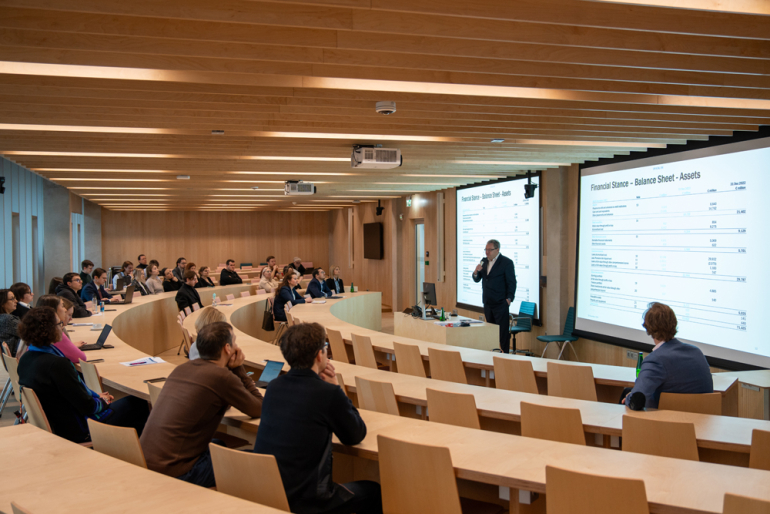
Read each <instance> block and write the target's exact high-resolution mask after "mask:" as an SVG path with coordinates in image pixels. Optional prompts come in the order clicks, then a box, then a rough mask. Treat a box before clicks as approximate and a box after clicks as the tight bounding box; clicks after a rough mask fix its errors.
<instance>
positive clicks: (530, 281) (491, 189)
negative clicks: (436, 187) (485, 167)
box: [457, 176, 540, 319]
mask: <svg viewBox="0 0 770 514" xmlns="http://www.w3.org/2000/svg"><path fill="white" fill-rule="evenodd" d="M526 182H527V179H526V178H515V179H510V180H503V181H497V182H493V183H490V184H483V185H478V186H467V187H463V188H458V189H457V305H458V307H463V308H466V309H470V310H475V311H482V310H483V304H482V302H481V282H479V283H476V282H474V281H473V279H472V278H471V275H472V274H473V270H474V269H475V268H476V265H478V264H479V262H480V261H481V258H482V257H484V247H485V246H486V244H487V241H489V240H490V239H497V240H498V241H500V253H501V254H502V255H505V256H506V257H508V258H510V259H511V260H513V266H514V269H515V271H516V282H517V284H516V296H515V298H514V300H513V302H512V303H511V307H510V312H511V313H512V314H518V312H519V306H520V305H521V302H522V301H525V302H534V303H535V304H537V308H536V309H535V317H536V318H538V319H539V318H540V188H539V187H538V188H537V189H536V190H535V196H534V198H530V199H525V198H524V184H526ZM532 183H533V184H538V185H539V184H540V177H539V176H533V177H532Z"/></svg>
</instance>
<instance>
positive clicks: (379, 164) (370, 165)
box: [350, 146, 404, 170]
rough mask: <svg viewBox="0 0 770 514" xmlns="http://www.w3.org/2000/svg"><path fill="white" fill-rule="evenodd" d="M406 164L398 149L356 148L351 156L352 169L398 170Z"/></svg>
mask: <svg viewBox="0 0 770 514" xmlns="http://www.w3.org/2000/svg"><path fill="white" fill-rule="evenodd" d="M403 163H404V159H403V157H401V150H399V149H398V148H376V147H374V146H354V147H353V154H352V155H351V156H350V167H351V168H363V169H371V170H388V169H391V168H398V167H399V166H401V165H402V164H403Z"/></svg>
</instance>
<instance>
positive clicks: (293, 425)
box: [254, 369, 366, 514]
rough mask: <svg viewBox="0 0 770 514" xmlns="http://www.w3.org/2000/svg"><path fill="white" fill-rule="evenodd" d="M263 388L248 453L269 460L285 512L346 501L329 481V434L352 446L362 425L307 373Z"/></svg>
mask: <svg viewBox="0 0 770 514" xmlns="http://www.w3.org/2000/svg"><path fill="white" fill-rule="evenodd" d="M268 389H269V391H268V394H266V395H265V399H264V401H263V402H262V420H261V421H260V424H259V431H258V432H257V442H256V444H255V445H254V452H255V453H262V454H267V455H273V456H275V460H276V461H277V462H278V470H279V471H280V472H281V479H283V487H284V489H285V490H286V497H287V498H288V500H289V507H290V508H291V511H292V512H295V513H298V514H314V513H317V512H326V511H328V510H332V509H334V508H336V507H337V506H339V505H341V504H342V503H343V502H345V501H347V500H349V499H350V498H351V497H352V494H351V493H350V491H348V490H347V489H345V488H343V487H340V486H339V485H337V484H335V483H334V482H333V481H332V434H334V435H336V436H337V438H339V440H340V442H342V444H347V445H354V444H358V443H360V442H361V441H362V440H363V439H364V437H365V436H366V424H365V423H364V421H363V420H362V419H361V416H360V415H359V414H358V411H357V410H356V408H355V407H353V404H352V403H351V402H350V400H349V399H348V397H347V396H346V395H345V393H344V392H343V391H342V389H341V388H340V387H339V386H335V385H333V384H329V383H327V382H324V381H323V380H321V378H320V377H319V376H318V375H317V374H316V373H315V371H313V370H312V369H292V370H290V371H289V372H288V373H286V374H285V375H281V376H279V377H278V378H276V379H275V380H273V381H272V382H270V385H269V386H268Z"/></svg>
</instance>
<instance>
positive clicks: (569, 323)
mask: <svg viewBox="0 0 770 514" xmlns="http://www.w3.org/2000/svg"><path fill="white" fill-rule="evenodd" d="M574 329H575V308H574V307H570V308H569V310H568V311H567V319H565V320H564V332H562V333H561V335H558V336H537V340H538V341H542V342H544V343H545V348H543V354H542V355H541V356H540V357H541V358H542V357H545V352H546V350H548V345H549V344H551V343H556V345H557V346H558V347H559V356H558V357H557V358H556V360H560V359H561V355H562V354H563V353H564V350H565V349H566V348H567V345H569V347H570V348H572V353H574V354H575V360H577V361H578V362H580V359H578V354H577V351H575V347H574V346H572V343H573V342H574V341H577V340H578V338H577V337H575V336H573V335H572V331H573V330H574Z"/></svg>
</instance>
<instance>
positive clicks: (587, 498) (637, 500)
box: [545, 466, 650, 514]
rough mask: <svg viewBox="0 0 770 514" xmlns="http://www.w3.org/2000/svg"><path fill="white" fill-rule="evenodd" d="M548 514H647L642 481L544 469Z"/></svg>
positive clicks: (648, 510) (551, 467)
mask: <svg viewBox="0 0 770 514" xmlns="http://www.w3.org/2000/svg"><path fill="white" fill-rule="evenodd" d="M545 496H546V498H547V499H548V501H547V503H546V509H547V512H548V514H617V513H619V512H622V513H623V514H649V512H650V508H649V506H648V504H647V492H646V490H645V488H644V481H643V480H634V479H629V478H615V477H603V476H599V475H590V474H588V473H578V472H577V471H568V470H566V469H559V468H555V467H553V466H546V467H545Z"/></svg>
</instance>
